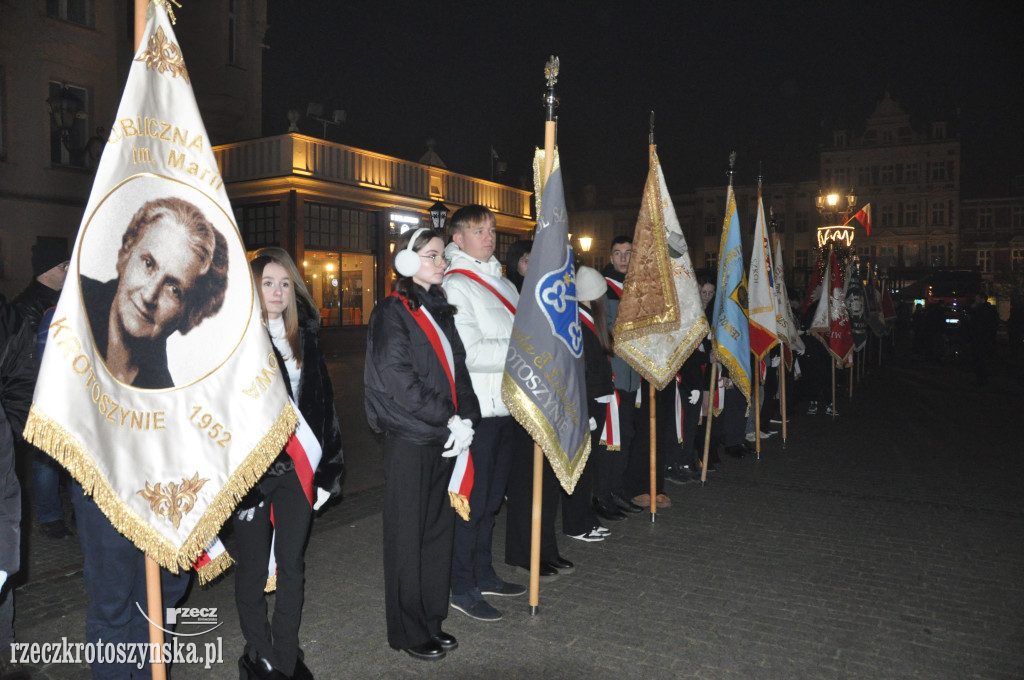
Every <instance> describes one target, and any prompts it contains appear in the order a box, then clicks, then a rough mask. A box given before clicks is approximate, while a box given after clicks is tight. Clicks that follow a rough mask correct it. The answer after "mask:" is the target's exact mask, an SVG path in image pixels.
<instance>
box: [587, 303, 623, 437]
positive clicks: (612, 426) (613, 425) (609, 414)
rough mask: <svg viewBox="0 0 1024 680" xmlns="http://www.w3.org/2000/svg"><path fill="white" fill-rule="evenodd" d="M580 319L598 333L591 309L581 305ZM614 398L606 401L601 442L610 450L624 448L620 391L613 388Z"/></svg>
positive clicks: (595, 333)
mask: <svg viewBox="0 0 1024 680" xmlns="http://www.w3.org/2000/svg"><path fill="white" fill-rule="evenodd" d="M579 310H580V321H582V322H583V325H584V326H586V327H587V328H589V329H590V332H591V333H593V334H594V335H597V330H596V328H597V327H596V326H595V325H594V317H593V315H592V314H591V313H590V310H588V309H586V308H585V307H583V305H580V306H579ZM612 391H613V393H614V398H612V399H609V400H608V401H606V402H605V415H604V427H602V428H601V439H600V443H601V444H603V445H604V447H605V448H606V449H608V450H609V451H618V450H619V449H621V448H622V432H621V431H620V430H619V391H618V390H614V389H613V390H612Z"/></svg>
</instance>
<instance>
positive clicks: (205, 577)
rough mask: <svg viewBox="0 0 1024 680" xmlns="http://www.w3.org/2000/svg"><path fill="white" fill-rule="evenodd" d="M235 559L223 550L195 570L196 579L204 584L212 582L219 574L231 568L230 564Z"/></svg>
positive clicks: (200, 583)
mask: <svg viewBox="0 0 1024 680" xmlns="http://www.w3.org/2000/svg"><path fill="white" fill-rule="evenodd" d="M234 563H235V561H234V560H233V559H231V555H229V554H228V551H227V550H225V551H224V552H222V553H221V554H220V555H217V556H216V557H215V558H213V559H212V560H210V561H209V562H207V563H206V564H204V565H203V568H202V569H199V570H198V571H196V580H198V581H199V585H201V586H205V585H206V584H207V583H213V581H215V580H216V579H217V578H218V577H219V576H220V575H221V574H223V573H224V572H225V571H227V570H228V569H229V568H231V565H232V564H234Z"/></svg>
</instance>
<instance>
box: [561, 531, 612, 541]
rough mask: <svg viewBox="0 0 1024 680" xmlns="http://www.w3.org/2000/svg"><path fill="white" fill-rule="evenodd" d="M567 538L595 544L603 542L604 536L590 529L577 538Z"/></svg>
mask: <svg viewBox="0 0 1024 680" xmlns="http://www.w3.org/2000/svg"><path fill="white" fill-rule="evenodd" d="M569 538H575V539H576V540H577V541H586V542H587V543H597V542H598V541H603V540H604V536H602V535H601V534H599V533H597V532H596V531H594V530H593V529H591V530H590V531H588V532H587V533H585V534H580V535H578V536H569Z"/></svg>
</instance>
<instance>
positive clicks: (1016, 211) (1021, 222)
mask: <svg viewBox="0 0 1024 680" xmlns="http://www.w3.org/2000/svg"><path fill="white" fill-rule="evenodd" d="M0 78H3V73H0ZM2 88H3V82H2V81H0V90H2ZM0 96H2V94H0ZM0 107H2V103H0ZM0 116H3V111H2V110H0ZM0 135H3V126H2V125H0ZM2 149H3V140H2V137H0V153H2ZM1011 219H1012V220H1013V222H1012V224H1013V228H1014V229H1020V228H1021V227H1024V206H1019V205H1015V206H1013V216H1012V217H1011Z"/></svg>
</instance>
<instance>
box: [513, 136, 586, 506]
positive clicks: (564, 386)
mask: <svg viewBox="0 0 1024 680" xmlns="http://www.w3.org/2000/svg"><path fill="white" fill-rule="evenodd" d="M538 153H543V152H541V151H538ZM556 159H557V156H556ZM556 164H557V160H556ZM532 253H533V254H532V255H531V256H530V266H529V269H528V270H527V272H526V278H525V281H524V282H523V290H522V293H521V294H520V296H519V305H518V307H517V308H516V318H515V322H514V324H513V326H512V339H511V341H510V342H509V346H508V355H507V357H506V361H505V375H504V377H503V378H502V383H501V395H502V398H503V399H504V401H505V404H506V405H507V406H508V410H509V412H510V413H512V415H513V416H515V418H516V420H518V421H519V423H520V424H521V425H522V426H523V427H525V428H526V430H527V431H528V432H529V433H530V435H531V436H532V437H533V440H534V441H535V442H536V443H538V444H539V445H540V447H541V449H542V450H543V451H544V455H545V456H547V459H548V461H549V462H550V463H551V467H552V469H553V470H554V471H555V475H556V476H557V477H558V481H559V482H560V483H561V484H562V487H563V488H564V489H565V490H566V491H567V492H568V493H572V491H573V489H574V488H575V487H576V481H577V480H578V479H579V476H580V473H581V472H582V471H583V467H584V465H586V462H587V457H588V456H589V455H590V428H589V426H588V422H589V419H588V416H587V401H586V400H587V389H586V382H585V380H584V375H583V333H582V326H581V324H580V316H579V307H578V305H577V302H576V270H575V267H574V265H573V254H572V248H571V247H570V245H569V218H568V214H567V213H566V210H565V196H564V194H563V190H562V171H561V169H560V168H559V167H557V165H556V166H555V168H554V169H553V170H552V172H551V176H550V177H548V180H547V183H546V184H545V185H544V191H543V197H542V200H541V206H540V217H539V219H538V220H537V231H536V234H535V236H534V244H533V250H532Z"/></svg>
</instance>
